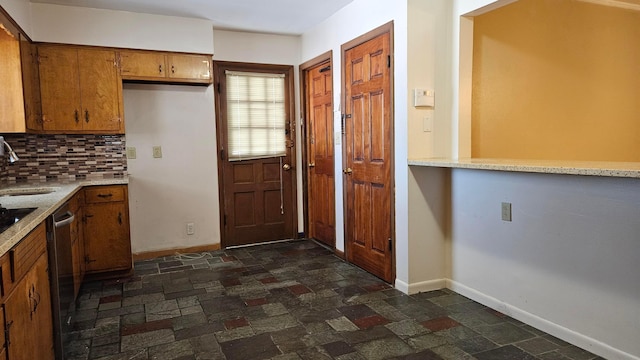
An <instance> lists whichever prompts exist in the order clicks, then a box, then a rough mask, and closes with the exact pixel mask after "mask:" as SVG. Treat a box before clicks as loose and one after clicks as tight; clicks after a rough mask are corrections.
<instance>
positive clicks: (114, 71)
mask: <svg viewBox="0 0 640 360" xmlns="http://www.w3.org/2000/svg"><path fill="white" fill-rule="evenodd" d="M77 51H78V61H79V62H78V65H79V66H78V72H79V78H80V103H81V104H82V114H81V116H80V118H81V122H82V123H83V128H82V129H83V130H85V131H99V132H100V131H109V132H111V131H116V132H117V131H120V130H122V119H121V117H120V87H121V85H122V84H121V81H120V80H119V77H118V66H117V61H116V53H115V51H110V50H94V49H79V50H77Z"/></svg>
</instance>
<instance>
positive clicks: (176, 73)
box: [119, 50, 213, 85]
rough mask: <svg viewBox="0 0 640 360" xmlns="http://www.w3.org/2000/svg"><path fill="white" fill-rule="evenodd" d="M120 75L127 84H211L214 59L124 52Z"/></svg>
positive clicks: (120, 57)
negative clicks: (137, 81) (136, 82)
mask: <svg viewBox="0 0 640 360" xmlns="http://www.w3.org/2000/svg"><path fill="white" fill-rule="evenodd" d="M119 61H120V75H121V76H122V79H124V80H140V81H150V82H163V83H184V84H205V85H208V84H211V83H212V81H213V79H212V76H211V55H200V54H182V53H165V52H158V51H147V50H121V51H120V53H119Z"/></svg>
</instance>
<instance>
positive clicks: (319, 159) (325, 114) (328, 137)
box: [305, 61, 336, 247]
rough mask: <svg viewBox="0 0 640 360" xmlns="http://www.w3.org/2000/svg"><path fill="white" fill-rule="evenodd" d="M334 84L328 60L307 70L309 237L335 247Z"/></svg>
mask: <svg viewBox="0 0 640 360" xmlns="http://www.w3.org/2000/svg"><path fill="white" fill-rule="evenodd" d="M332 83H333V76H332V72H331V64H330V62H329V61H327V62H324V63H322V64H319V65H317V66H314V67H312V68H311V69H309V70H305V101H306V102H307V104H306V109H307V126H306V131H307V134H306V138H307V159H308V160H309V162H308V164H307V204H308V216H309V231H308V233H309V234H308V235H309V237H311V238H313V239H316V240H319V241H321V242H323V243H325V244H326V245H329V246H331V247H335V244H336V240H335V233H336V225H335V224H336V216H335V179H334V172H335V170H334V147H333V97H332V86H333V85H332Z"/></svg>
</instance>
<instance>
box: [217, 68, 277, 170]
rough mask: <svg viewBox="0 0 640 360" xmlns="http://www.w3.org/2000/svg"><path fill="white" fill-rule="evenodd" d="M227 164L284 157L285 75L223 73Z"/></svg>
mask: <svg viewBox="0 0 640 360" xmlns="http://www.w3.org/2000/svg"><path fill="white" fill-rule="evenodd" d="M226 76H227V79H226V80H227V139H228V145H227V146H228V149H227V150H228V158H229V161H238V160H249V159H261V158H268V157H278V156H285V155H286V134H285V127H286V111H285V83H284V74H267V73H251V72H238V71H226Z"/></svg>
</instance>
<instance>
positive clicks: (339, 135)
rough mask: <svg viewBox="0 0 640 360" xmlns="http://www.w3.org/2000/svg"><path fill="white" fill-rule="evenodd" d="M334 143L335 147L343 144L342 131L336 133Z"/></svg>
mask: <svg viewBox="0 0 640 360" xmlns="http://www.w3.org/2000/svg"><path fill="white" fill-rule="evenodd" d="M334 138H335V139H334V140H333V141H334V142H335V145H340V144H342V133H341V132H340V131H336V133H335V135H334Z"/></svg>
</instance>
